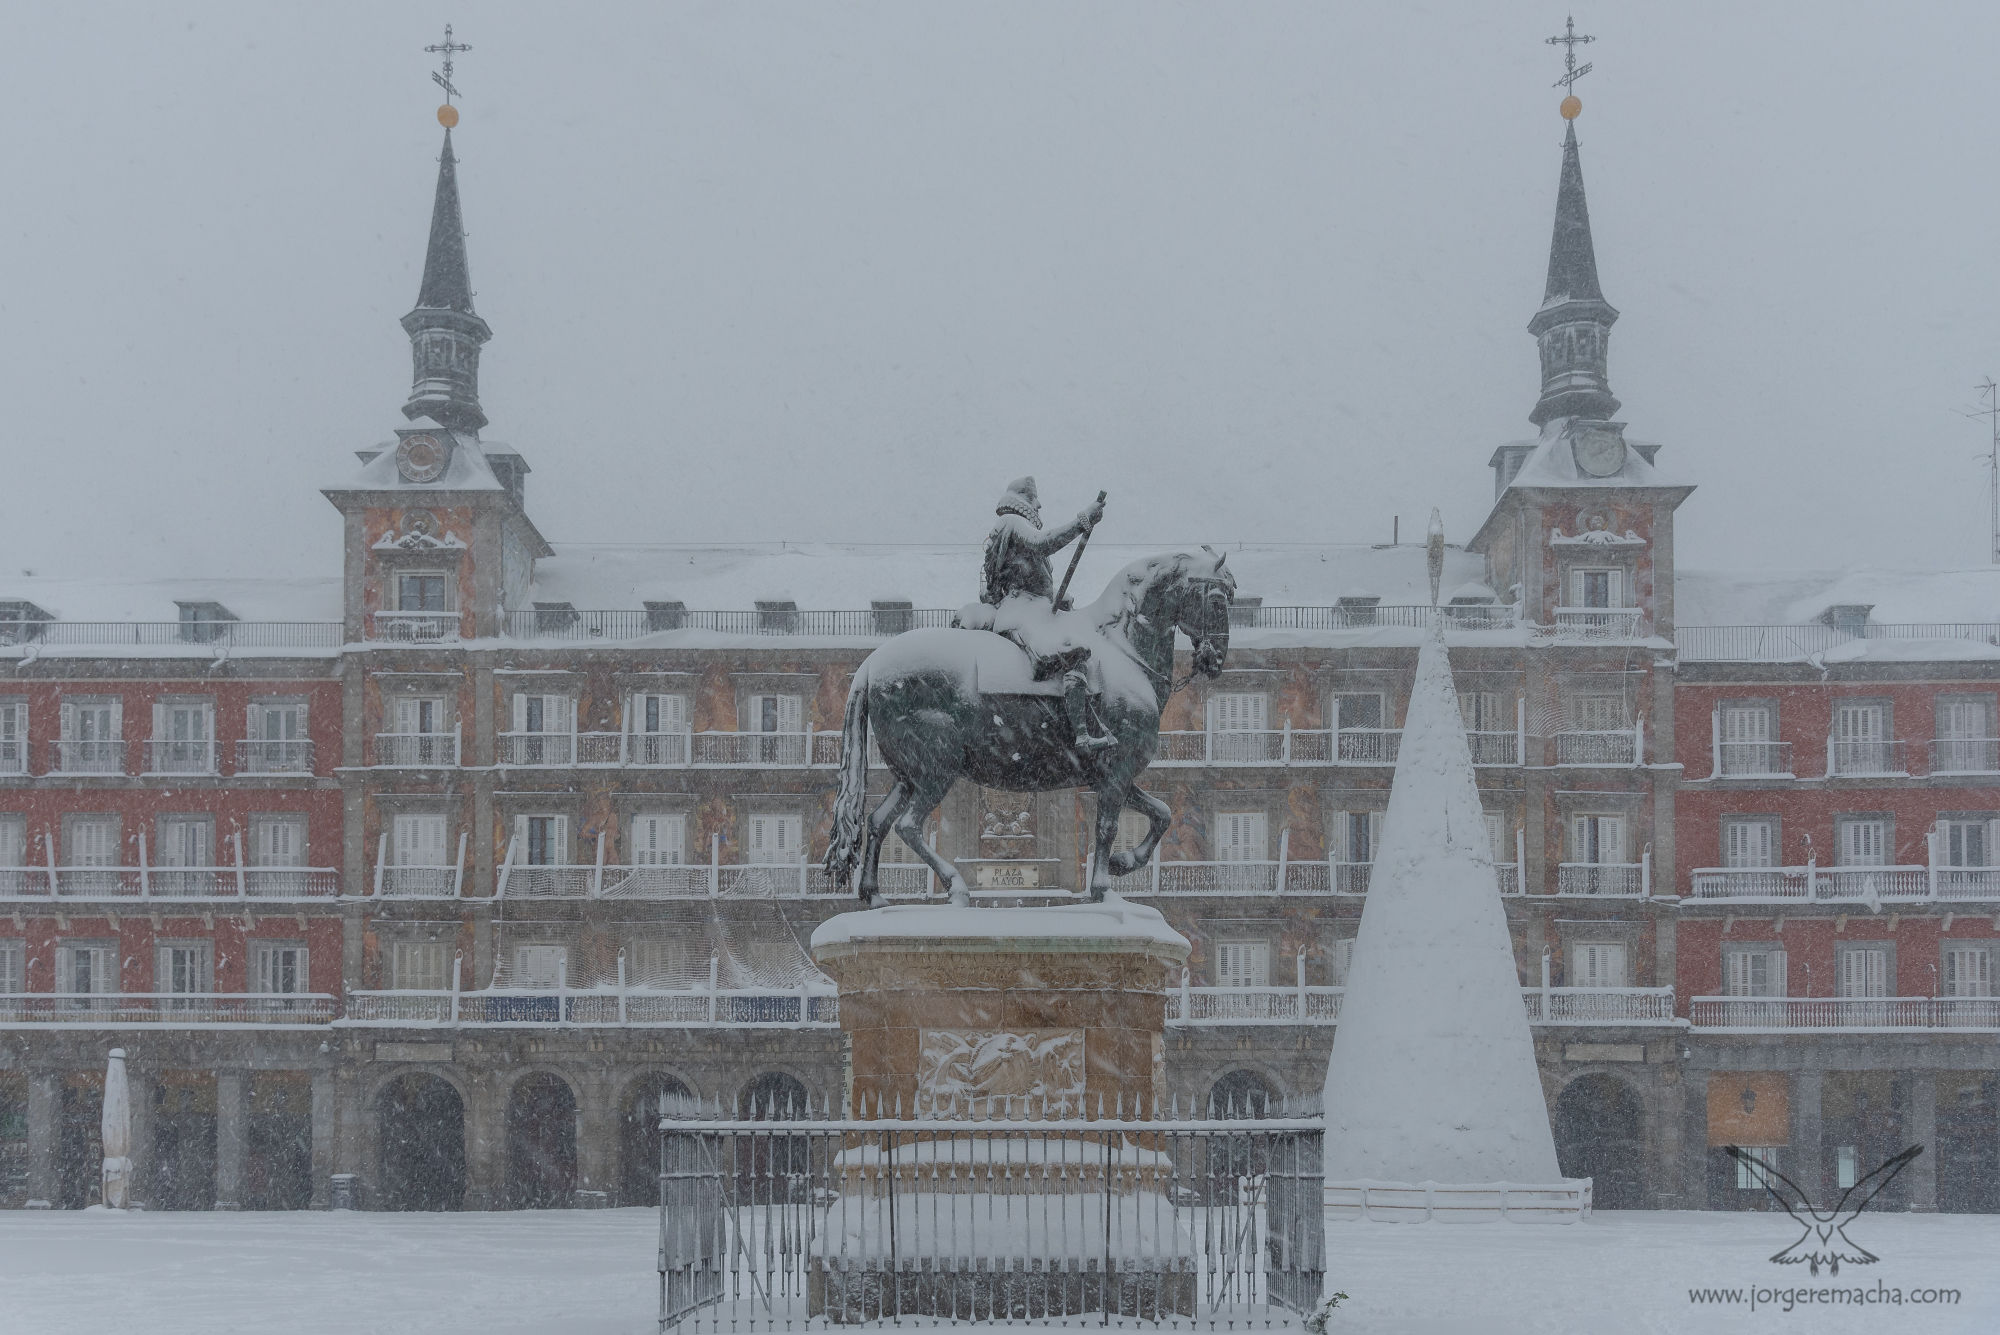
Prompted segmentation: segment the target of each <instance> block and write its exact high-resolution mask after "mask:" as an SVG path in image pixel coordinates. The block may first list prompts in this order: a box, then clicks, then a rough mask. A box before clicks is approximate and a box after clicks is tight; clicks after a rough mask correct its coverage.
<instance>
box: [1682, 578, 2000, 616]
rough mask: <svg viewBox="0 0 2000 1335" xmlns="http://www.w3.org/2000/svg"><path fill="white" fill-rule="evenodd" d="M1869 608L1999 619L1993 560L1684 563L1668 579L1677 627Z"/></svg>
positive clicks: (1881, 612)
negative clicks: (1803, 566) (1837, 565)
mask: <svg viewBox="0 0 2000 1335" xmlns="http://www.w3.org/2000/svg"><path fill="white" fill-rule="evenodd" d="M1837 606H1848V607H1853V606H1860V607H1868V608H1870V609H1871V610H1870V612H1869V613H1868V619H1869V620H1870V621H1872V622H1875V623H1877V624H1889V625H1907V624H1910V623H1916V622H1947V623H1960V622H2000V567H1995V566H1973V567H1969V568H1967V569H1962V570H1891V569H1860V570H1761V569H1760V570H1727V571H1721V570H1687V569H1682V570H1680V571H1679V572H1677V574H1676V577H1675V580H1674V621H1675V623H1676V624H1677V625H1682V626H1789V625H1802V624H1805V623H1808V622H1813V621H1818V620H1819V619H1820V618H1821V616H1822V615H1824V614H1825V612H1826V611H1827V609H1828V608H1830V607H1837Z"/></svg>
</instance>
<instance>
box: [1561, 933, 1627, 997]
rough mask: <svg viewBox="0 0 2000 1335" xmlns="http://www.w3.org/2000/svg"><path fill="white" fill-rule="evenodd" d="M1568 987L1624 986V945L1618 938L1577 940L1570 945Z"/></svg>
mask: <svg viewBox="0 0 2000 1335" xmlns="http://www.w3.org/2000/svg"><path fill="white" fill-rule="evenodd" d="M1569 964H1570V979H1569V983H1570V986H1571V987H1624V986H1626V974H1625V945H1624V943H1623V942H1621V941H1579V942H1577V943H1576V944H1575V945H1573V946H1571V947H1570V948H1569Z"/></svg>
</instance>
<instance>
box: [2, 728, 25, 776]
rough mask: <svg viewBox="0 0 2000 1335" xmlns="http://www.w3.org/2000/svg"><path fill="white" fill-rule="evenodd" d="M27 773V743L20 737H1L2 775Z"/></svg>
mask: <svg viewBox="0 0 2000 1335" xmlns="http://www.w3.org/2000/svg"><path fill="white" fill-rule="evenodd" d="M27 772H28V743H27V741H26V740H25V739H23V738H20V737H0V775H6V774H26V773H27Z"/></svg>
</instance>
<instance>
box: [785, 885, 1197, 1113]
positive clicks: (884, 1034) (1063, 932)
mask: <svg viewBox="0 0 2000 1335" xmlns="http://www.w3.org/2000/svg"><path fill="white" fill-rule="evenodd" d="M812 952H813V959H814V960H815V961H816V962H817V963H818V964H819V967H820V968H821V969H823V970H825V972H826V973H827V974H828V975H829V976H831V977H832V978H833V980H834V982H835V983H836V984H838V986H839V988H840V1027H841V1029H842V1031H843V1032H844V1034H845V1036H846V1039H847V1094H848V1107H849V1108H850V1109H851V1110H852V1112H853V1115H855V1116H861V1117H870V1118H873V1117H880V1116H889V1117H895V1116H896V1115H897V1113H898V1110H899V1109H900V1110H901V1115H902V1116H905V1117H951V1116H953V1115H955V1114H956V1115H959V1116H970V1115H973V1114H975V1113H976V1114H977V1115H979V1116H982V1117H1002V1118H1006V1117H1008V1116H1010V1114H1011V1116H1013V1117H1018V1118H1035V1119H1039V1118H1042V1117H1058V1116H1071V1117H1074V1116H1080V1115H1082V1116H1089V1117H1097V1116H1099V1115H1100V1114H1099V1109H1100V1108H1101V1109H1102V1115H1104V1116H1107V1117H1109V1116H1115V1115H1116V1114H1117V1113H1118V1112H1119V1111H1120V1110H1121V1109H1122V1111H1123V1113H1124V1115H1125V1116H1127V1117H1132V1116H1141V1117H1150V1116H1151V1115H1152V1113H1153V1110H1154V1108H1155V1107H1156V1106H1157V1104H1158V1102H1159V1101H1160V1100H1161V1098H1162V1096H1163V1094H1164V1092H1165V1086H1164V1071H1163V1035H1164V1030H1165V1023H1166V1006H1165V999H1166V992H1167V988H1168V985H1169V979H1170V978H1177V977H1178V976H1179V971H1180V968H1181V966H1182V965H1183V964H1184V963H1185V962H1186V960H1187V956H1188V943H1187V938H1185V937H1183V936H1181V935H1180V933H1178V932H1176V931H1174V929H1173V928H1171V927H1169V926H1168V925H1167V922H1166V920H1165V919H1164V918H1162V917H1161V916H1160V914H1159V913H1158V912H1157V911H1156V910H1154V909H1151V908H1147V907H1144V906H1142V905H1136V904H1127V903H1125V902H1124V901H1122V900H1120V899H1118V898H1116V897H1115V896H1114V897H1112V898H1110V899H1107V900H1106V901H1105V902H1104V903H1102V904H1072V905H1063V906H1060V907H1056V908H994V909H975V908H950V907H943V906H930V905H897V906H893V907H889V908H879V909H872V910H869V911H867V912H862V913H844V914H841V915H840V916H839V917H836V918H833V919H830V920H829V921H827V922H825V923H823V924H821V926H820V927H819V929H818V930H817V931H815V932H814V933H813V938H812Z"/></svg>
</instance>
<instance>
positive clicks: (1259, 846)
mask: <svg viewBox="0 0 2000 1335" xmlns="http://www.w3.org/2000/svg"><path fill="white" fill-rule="evenodd" d="M1268 857H1270V827H1269V823H1268V821H1267V819H1266V817H1265V815H1264V813H1263V812H1261V811H1219V812H1217V813H1216V816H1215V860H1216V861H1217V862H1262V861H1264V860H1265V859H1267V858H1268Z"/></svg>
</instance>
